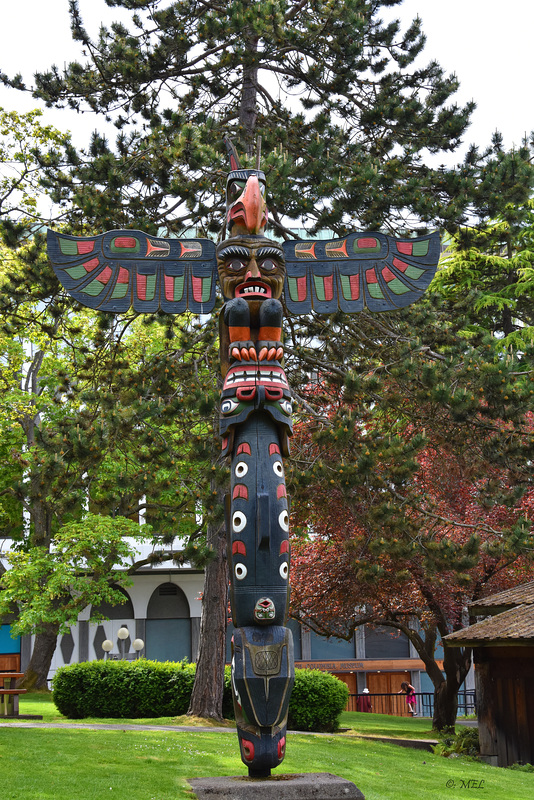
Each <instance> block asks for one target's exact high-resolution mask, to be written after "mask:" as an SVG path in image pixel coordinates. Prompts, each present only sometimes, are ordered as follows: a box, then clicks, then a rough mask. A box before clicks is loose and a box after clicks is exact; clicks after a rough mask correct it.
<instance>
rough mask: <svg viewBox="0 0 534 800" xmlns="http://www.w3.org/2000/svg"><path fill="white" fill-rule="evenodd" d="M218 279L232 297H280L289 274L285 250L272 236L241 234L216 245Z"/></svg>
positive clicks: (224, 292)
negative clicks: (247, 235) (287, 272)
mask: <svg viewBox="0 0 534 800" xmlns="http://www.w3.org/2000/svg"><path fill="white" fill-rule="evenodd" d="M217 267H218V270H219V281H220V284H221V288H222V291H223V294H224V296H225V297H226V298H227V299H228V300H231V299H232V298H234V297H243V298H244V299H245V300H266V299H267V298H269V297H274V298H275V299H278V298H279V297H280V296H281V294H282V290H283V288H284V277H285V274H286V268H285V261H284V252H283V250H282V248H281V247H280V246H279V245H278V244H277V243H276V242H273V241H271V240H270V239H265V238H263V237H260V236H255V237H245V236H239V237H236V238H234V239H226V240H225V241H224V242H221V244H220V245H219V246H218V247H217Z"/></svg>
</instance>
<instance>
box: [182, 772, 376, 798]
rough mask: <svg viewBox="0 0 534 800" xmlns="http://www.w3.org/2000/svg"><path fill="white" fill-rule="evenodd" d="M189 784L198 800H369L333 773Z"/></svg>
mask: <svg viewBox="0 0 534 800" xmlns="http://www.w3.org/2000/svg"><path fill="white" fill-rule="evenodd" d="M189 784H190V786H191V788H192V790H193V792H194V794H195V795H196V797H197V798H198V800H205V799H206V800H208V798H209V800H250V798H251V797H254V800H365V797H364V795H363V794H362V793H361V791H360V790H359V789H358V787H357V786H355V785H354V783H351V781H347V780H345V778H339V777H338V776H337V775H331V774H330V773H329V772H312V773H304V774H298V773H297V774H295V775H287V774H286V775H282V774H279V775H273V776H272V777H270V778H265V779H258V778H248V777H245V776H244V775H237V776H232V777H224V778H223V777H221V778H194V779H192V780H190V781H189Z"/></svg>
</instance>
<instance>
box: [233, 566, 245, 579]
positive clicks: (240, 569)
mask: <svg viewBox="0 0 534 800" xmlns="http://www.w3.org/2000/svg"><path fill="white" fill-rule="evenodd" d="M234 572H235V576H236V578H237V580H238V581H242V580H243V578H246V577H247V568H246V567H245V565H244V564H236V565H235V567H234Z"/></svg>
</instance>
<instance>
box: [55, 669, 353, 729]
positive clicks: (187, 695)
mask: <svg viewBox="0 0 534 800" xmlns="http://www.w3.org/2000/svg"><path fill="white" fill-rule="evenodd" d="M194 680H195V664H189V663H188V662H186V661H180V662H176V663H175V662H169V661H166V662H163V663H162V662H160V661H147V660H146V659H144V658H140V659H139V660H137V661H86V662H84V663H82V664H70V665H69V666H67V667H61V668H60V669H58V671H57V672H56V674H55V677H54V680H53V685H52V696H53V699H54V702H55V704H56V706H57V708H58V710H59V711H60V712H61V714H64V715H65V716H66V717H69V718H70V719H83V718H84V717H100V718H102V717H104V718H113V719H120V718H124V717H127V718H130V719H136V718H139V717H177V716H180V715H182V714H185V713H186V712H187V709H188V707H189V701H190V699H191V692H192V690H193V683H194ZM347 698H348V689H347V687H346V686H345V684H344V683H343V682H342V681H340V680H338V679H337V678H334V676H333V675H329V674H328V673H327V672H319V671H318V670H308V669H297V670H295V686H294V689H293V693H292V695H291V700H290V702H289V723H288V724H289V727H290V728H293V729H294V730H300V731H334V730H336V729H337V727H338V718H339V715H340V714H341V712H342V711H343V709H344V708H345V706H346V704H347ZM223 716H224V717H226V718H227V719H233V718H234V706H233V700H232V681H231V673H230V667H229V666H226V667H225V670H224V693H223Z"/></svg>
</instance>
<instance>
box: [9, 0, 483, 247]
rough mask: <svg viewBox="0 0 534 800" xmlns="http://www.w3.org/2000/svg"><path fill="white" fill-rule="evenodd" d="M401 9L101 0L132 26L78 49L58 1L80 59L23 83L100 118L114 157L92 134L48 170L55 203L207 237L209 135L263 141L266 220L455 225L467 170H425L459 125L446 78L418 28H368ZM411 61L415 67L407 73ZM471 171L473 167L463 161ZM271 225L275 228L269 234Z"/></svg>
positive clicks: (371, 4) (213, 170)
mask: <svg viewBox="0 0 534 800" xmlns="http://www.w3.org/2000/svg"><path fill="white" fill-rule="evenodd" d="M399 3H400V0H345V1H344V2H343V3H335V2H332V0H306V1H305V2H302V0H268V1H267V2H261V3H259V2H256V1H255V0H232V2H230V3H221V2H219V0H178V2H158V1H157V0H144V2H138V1H137V0H136V2H131V0H113V2H111V0H110V2H108V5H110V6H112V7H121V8H123V9H129V10H131V11H132V16H131V23H130V24H129V25H127V24H125V23H124V22H121V23H113V24H112V25H110V26H109V27H108V28H106V27H101V29H100V32H99V35H98V37H97V38H96V39H95V40H93V39H91V38H90V36H89V35H88V33H87V31H86V29H85V27H84V23H83V4H80V3H79V2H77V0H73V1H72V2H71V3H70V14H71V24H72V30H73V36H74V39H75V40H77V41H79V42H80V49H81V51H82V52H83V56H82V57H81V59H80V60H79V61H77V62H72V63H70V64H69V65H67V67H66V68H65V69H60V68H59V67H57V66H52V67H51V68H50V69H49V70H48V71H46V72H42V73H39V74H37V75H36V76H35V86H34V87H31V86H27V85H26V84H25V83H24V81H23V79H22V78H21V76H14V77H13V76H12V77H10V76H7V75H5V74H4V75H2V80H3V81H4V83H6V84H8V85H11V86H15V87H17V88H19V89H23V90H26V91H33V94H34V96H35V97H38V98H40V99H42V100H44V101H45V102H46V103H47V104H49V105H55V106H58V107H69V108H73V109H76V110H79V111H88V110H90V111H92V112H95V113H96V114H98V115H102V118H103V119H104V118H105V119H107V120H109V121H112V122H114V124H115V125H116V126H117V127H118V129H119V133H118V135H117V138H116V142H115V144H114V146H112V145H110V143H109V142H108V140H107V138H106V136H104V135H103V134H102V133H95V134H94V135H93V137H92V140H91V143H90V145H89V147H88V148H87V151H86V152H85V153H75V152H74V151H70V161H71V166H70V169H69V170H66V171H63V172H62V171H58V170H57V168H56V166H55V165H53V168H52V169H51V170H49V179H50V183H51V185H52V184H53V185H54V186H55V187H56V191H55V195H54V196H55V199H56V200H58V201H60V202H63V203H70V202H73V203H74V206H75V207H77V208H78V212H77V214H75V216H76V218H77V220H78V225H79V226H81V225H89V226H94V225H96V226H98V227H101V226H103V227H107V228H110V227H126V226H127V225H132V223H134V224H135V226H136V227H140V228H143V229H147V230H149V231H154V229H155V228H157V229H166V230H168V231H173V232H178V231H181V230H182V229H183V228H184V227H187V226H188V225H195V226H201V227H202V229H203V230H207V231H211V232H212V233H216V232H217V231H218V230H219V229H220V226H221V208H222V205H221V188H222V179H223V176H224V174H225V172H226V160H225V157H224V156H223V155H222V153H223V148H222V146H221V142H222V138H223V134H230V135H233V136H234V137H235V138H236V139H237V141H238V143H239V147H240V149H241V150H242V151H245V152H246V151H248V152H249V153H251V152H252V150H253V149H254V147H255V140H256V137H257V136H258V135H261V136H262V139H263V152H264V157H263V158H262V167H263V168H264V169H265V170H266V172H267V174H268V186H269V191H270V196H271V204H270V205H271V210H272V212H273V219H274V222H275V223H276V222H278V223H280V224H282V225H283V221H284V218H290V219H293V220H295V219H300V218H303V219H304V222H305V224H306V227H308V228H309V230H310V231H312V232H315V231H317V230H321V229H324V228H330V229H336V230H338V231H341V230H345V229H346V228H347V227H354V226H355V225H356V226H358V227H360V228H368V229H377V228H380V227H383V226H386V227H388V228H389V229H391V230H399V229H412V228H413V227H414V226H420V225H423V226H425V225H426V226H428V225H435V224H436V223H437V222H439V221H441V222H443V223H444V224H446V225H454V224H455V223H456V222H457V221H458V220H459V219H461V218H462V215H463V213H464V209H465V207H466V205H467V203H468V199H469V192H468V189H469V186H470V182H471V181H472V173H473V165H472V164H471V163H466V165H464V166H463V167H462V168H461V169H459V170H452V169H448V170H445V169H443V168H431V167H430V166H429V165H428V163H425V162H426V161H427V155H428V154H429V153H433V154H435V153H439V152H450V151H453V150H454V149H455V148H456V147H457V146H458V144H459V142H460V141H461V140H462V137H463V136H464V134H465V131H466V128H467V125H468V121H469V114H470V112H471V110H472V108H473V107H474V106H473V104H472V103H471V104H467V105H466V106H465V107H464V108H462V107H459V106H458V104H457V103H455V102H454V99H453V95H454V92H455V91H456V89H457V88H458V80H457V78H456V76H454V75H451V76H447V75H445V73H444V71H443V70H442V68H441V67H440V66H439V65H438V64H437V63H436V62H435V61H432V60H431V61H429V63H428V64H427V65H426V66H422V67H421V66H416V65H415V62H416V59H417V57H418V56H419V55H420V53H421V51H422V49H423V47H424V42H425V37H424V34H423V32H422V28H421V20H420V19H419V18H417V19H415V20H414V21H413V23H412V24H411V25H409V26H408V28H407V29H406V30H402V27H401V24H400V22H399V21H398V20H393V21H391V22H387V23H386V22H383V21H382V19H381V17H380V12H381V10H382V9H389V8H392V7H394V6H396V5H398V4H399ZM417 63H418V64H419V61H417ZM475 161H476V159H475ZM283 230H284V228H282V231H283Z"/></svg>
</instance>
